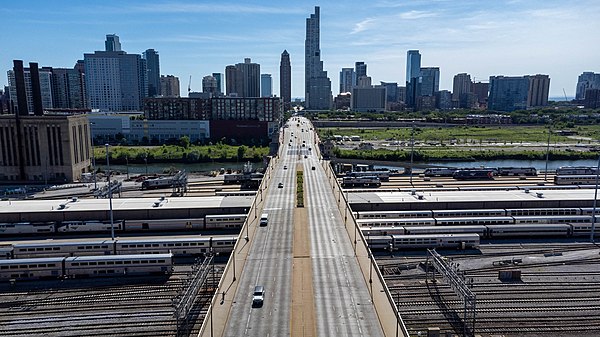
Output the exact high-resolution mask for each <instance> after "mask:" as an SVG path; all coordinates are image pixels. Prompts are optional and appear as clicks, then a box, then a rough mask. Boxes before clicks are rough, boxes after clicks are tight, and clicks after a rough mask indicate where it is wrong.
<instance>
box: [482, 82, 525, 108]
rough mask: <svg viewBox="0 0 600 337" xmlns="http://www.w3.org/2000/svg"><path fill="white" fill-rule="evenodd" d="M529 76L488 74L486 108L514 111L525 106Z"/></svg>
mask: <svg viewBox="0 0 600 337" xmlns="http://www.w3.org/2000/svg"><path fill="white" fill-rule="evenodd" d="M528 91H529V78H527V77H525V76H518V77H516V76H515V77H505V76H490V96H489V98H488V110H496V111H514V110H519V109H522V110H524V109H526V108H527V95H528Z"/></svg>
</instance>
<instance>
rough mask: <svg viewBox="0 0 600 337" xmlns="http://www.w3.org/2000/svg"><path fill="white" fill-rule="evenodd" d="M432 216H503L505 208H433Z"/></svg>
mask: <svg viewBox="0 0 600 337" xmlns="http://www.w3.org/2000/svg"><path fill="white" fill-rule="evenodd" d="M432 212H433V217H434V218H438V217H440V218H450V217H474V216H505V215H506V210H505V209H449V210H433V211H432Z"/></svg>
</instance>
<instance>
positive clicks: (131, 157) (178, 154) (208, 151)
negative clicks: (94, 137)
mask: <svg viewBox="0 0 600 337" xmlns="http://www.w3.org/2000/svg"><path fill="white" fill-rule="evenodd" d="M109 153H110V158H111V161H112V162H114V163H115V164H117V163H125V162H126V161H129V163H144V162H145V158H146V157H147V158H148V162H150V163H152V162H183V163H197V162H210V161H213V160H216V161H235V160H239V161H245V160H250V161H254V162H256V161H260V160H262V158H263V156H266V155H268V154H269V148H268V147H248V146H244V145H242V146H231V145H223V144H217V145H203V146H200V145H190V146H189V147H183V146H177V145H163V146H111V147H110V150H109ZM94 157H95V158H96V160H103V159H104V158H106V150H105V147H104V146H98V147H95V148H94Z"/></svg>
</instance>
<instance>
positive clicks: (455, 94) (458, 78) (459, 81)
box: [452, 73, 487, 108]
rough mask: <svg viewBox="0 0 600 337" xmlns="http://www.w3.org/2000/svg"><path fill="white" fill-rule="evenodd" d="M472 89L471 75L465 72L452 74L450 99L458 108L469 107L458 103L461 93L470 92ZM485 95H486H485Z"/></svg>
mask: <svg viewBox="0 0 600 337" xmlns="http://www.w3.org/2000/svg"><path fill="white" fill-rule="evenodd" d="M472 90H473V82H471V75H469V74H467V73H460V74H456V75H454V80H453V83H452V100H453V101H454V102H455V105H456V107H458V108H470V106H462V105H460V103H459V102H460V97H461V95H463V94H466V93H471V92H472ZM486 96H487V95H486Z"/></svg>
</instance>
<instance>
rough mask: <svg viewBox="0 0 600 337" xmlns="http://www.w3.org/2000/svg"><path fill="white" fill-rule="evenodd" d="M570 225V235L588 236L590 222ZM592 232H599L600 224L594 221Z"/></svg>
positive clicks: (590, 228) (590, 226)
mask: <svg viewBox="0 0 600 337" xmlns="http://www.w3.org/2000/svg"><path fill="white" fill-rule="evenodd" d="M570 225H571V235H572V236H588V235H590V234H591V232H592V224H591V223H575V224H570ZM594 232H596V233H600V224H599V223H596V225H595V228H594Z"/></svg>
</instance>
